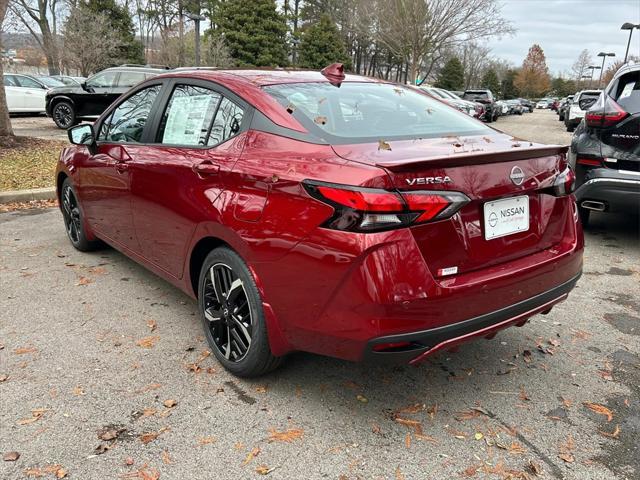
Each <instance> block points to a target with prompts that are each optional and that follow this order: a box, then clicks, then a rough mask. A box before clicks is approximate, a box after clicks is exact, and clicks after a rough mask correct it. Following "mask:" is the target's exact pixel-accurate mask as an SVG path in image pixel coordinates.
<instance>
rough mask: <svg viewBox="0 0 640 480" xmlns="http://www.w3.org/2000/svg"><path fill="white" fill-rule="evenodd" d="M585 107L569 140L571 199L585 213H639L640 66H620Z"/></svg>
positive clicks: (583, 217)
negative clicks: (572, 177) (573, 187)
mask: <svg viewBox="0 0 640 480" xmlns="http://www.w3.org/2000/svg"><path fill="white" fill-rule="evenodd" d="M581 108H588V110H587V111H586V113H585V118H584V120H583V121H582V122H581V123H580V125H579V127H578V128H577V129H576V132H575V134H574V136H573V140H572V142H571V152H572V154H571V161H572V163H573V165H574V166H575V172H576V176H577V186H578V189H577V191H576V199H577V201H578V205H579V207H580V208H579V212H580V216H581V218H582V222H583V224H586V223H587V222H588V220H589V212H590V211H591V210H597V211H600V212H627V213H630V214H635V215H638V214H640V65H629V64H627V65H624V66H623V67H621V68H620V70H618V71H617V72H616V74H615V76H614V77H613V79H612V80H611V82H610V83H609V85H608V86H607V88H606V89H605V90H604V92H603V93H602V94H601V95H600V97H599V98H598V100H597V101H596V103H595V104H593V106H591V107H590V108H589V107H588V105H584V106H581Z"/></svg>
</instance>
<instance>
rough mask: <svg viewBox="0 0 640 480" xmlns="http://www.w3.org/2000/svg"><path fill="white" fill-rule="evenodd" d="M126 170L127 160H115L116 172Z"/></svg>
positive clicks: (127, 167) (127, 168) (127, 166)
mask: <svg viewBox="0 0 640 480" xmlns="http://www.w3.org/2000/svg"><path fill="white" fill-rule="evenodd" d="M127 170H129V165H128V164H127V162H123V161H118V162H116V171H117V172H118V173H124V172H126V171H127Z"/></svg>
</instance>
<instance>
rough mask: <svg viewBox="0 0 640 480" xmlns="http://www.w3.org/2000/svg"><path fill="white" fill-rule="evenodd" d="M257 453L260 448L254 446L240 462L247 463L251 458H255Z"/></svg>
mask: <svg viewBox="0 0 640 480" xmlns="http://www.w3.org/2000/svg"><path fill="white" fill-rule="evenodd" d="M259 454H260V448H259V447H256V448H254V449H253V450H251V451H250V452H249V453H248V455H247V457H246V458H245V459H244V462H242V465H246V464H248V463H249V462H250V461H251V460H253V459H254V458H256V457H257V456H258V455H259Z"/></svg>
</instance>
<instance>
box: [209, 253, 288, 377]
mask: <svg viewBox="0 0 640 480" xmlns="http://www.w3.org/2000/svg"><path fill="white" fill-rule="evenodd" d="M198 309H199V311H200V317H201V319H202V326H203V328H204V333H205V337H206V338H207V342H208V343H209V346H210V348H211V351H212V352H213V354H214V355H215V356H216V358H217V359H218V361H219V362H220V364H222V366H223V367H224V368H225V369H227V370H228V371H229V372H231V373H232V374H234V375H236V376H238V377H257V376H260V375H264V374H266V373H268V372H270V371H272V370H274V369H275V368H277V367H278V366H279V365H280V364H281V363H282V360H283V359H282V357H276V356H274V355H273V354H272V353H271V348H270V347H269V338H268V335H267V326H266V322H265V318H264V311H263V309H262V298H261V297H260V292H259V291H258V288H257V286H256V283H255V280H254V279H253V275H252V274H251V272H250V271H249V269H248V268H247V265H246V264H245V263H244V261H243V260H242V258H240V256H239V255H238V254H237V253H235V252H234V251H233V250H231V249H229V248H226V247H220V248H216V249H214V250H212V251H211V252H210V253H209V255H207V258H205V260H204V263H203V265H202V268H201V270H200V278H199V280H198Z"/></svg>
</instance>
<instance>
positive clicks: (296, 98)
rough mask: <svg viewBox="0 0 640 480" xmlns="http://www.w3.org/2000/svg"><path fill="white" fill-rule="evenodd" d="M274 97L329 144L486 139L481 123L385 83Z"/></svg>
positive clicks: (282, 88) (297, 87) (283, 91)
mask: <svg viewBox="0 0 640 480" xmlns="http://www.w3.org/2000/svg"><path fill="white" fill-rule="evenodd" d="M264 90H265V91H266V92H267V93H269V94H270V95H272V96H273V97H274V98H275V99H276V100H277V101H278V102H279V103H280V104H281V105H283V106H284V107H285V108H287V110H288V111H289V112H291V113H292V115H293V116H294V117H295V118H296V119H297V120H298V121H300V122H301V123H302V124H303V125H304V126H305V127H306V128H307V129H308V130H309V131H311V132H314V133H315V134H316V135H317V136H319V137H320V138H322V139H324V140H326V141H328V142H329V143H359V142H369V141H376V140H380V139H383V140H403V139H414V138H433V137H442V136H449V135H486V134H489V133H491V132H492V130H491V129H489V128H488V127H485V126H484V125H483V124H482V123H480V122H478V121H477V120H473V119H472V118H471V117H469V116H468V115H465V114H463V113H460V112H458V111H457V110H455V109H453V108H451V107H448V106H447V105H445V104H443V103H442V102H439V101H438V100H435V99H433V98H431V97H430V96H428V95H426V94H424V93H421V92H419V91H417V90H414V89H411V88H408V87H404V86H401V85H393V84H386V83H359V82H349V83H343V84H342V85H341V86H340V87H335V86H333V85H331V84H329V83H293V84H283V85H271V86H267V87H264Z"/></svg>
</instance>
